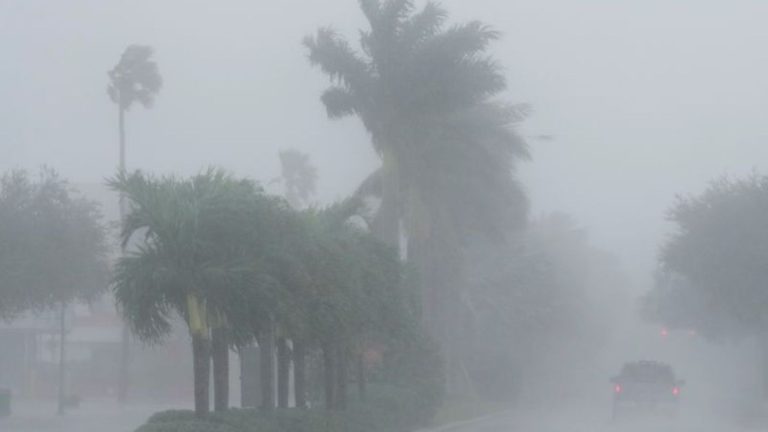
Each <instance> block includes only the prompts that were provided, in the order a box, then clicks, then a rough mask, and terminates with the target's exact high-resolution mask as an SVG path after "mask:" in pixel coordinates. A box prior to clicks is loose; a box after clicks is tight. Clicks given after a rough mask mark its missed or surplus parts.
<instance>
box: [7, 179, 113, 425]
mask: <svg viewBox="0 0 768 432" xmlns="http://www.w3.org/2000/svg"><path fill="white" fill-rule="evenodd" d="M105 238H106V237H105V229H104V226H103V224H102V222H101V214H100V212H99V209H98V206H97V205H96V204H95V203H93V202H91V201H88V200H86V199H84V198H82V197H81V196H79V195H78V194H77V193H76V192H75V191H74V190H73V189H72V188H71V187H70V186H69V185H68V184H67V182H66V181H65V180H64V179H62V178H61V177H59V176H58V175H57V174H56V173H55V172H54V171H52V170H49V169H44V170H42V171H41V173H40V176H39V177H38V178H37V179H33V178H32V177H31V176H30V175H29V174H28V173H27V172H24V171H13V172H10V173H7V174H5V175H3V176H2V178H1V179H0V244H2V245H3V247H2V248H0V317H2V318H6V319H10V318H12V317H14V316H15V315H17V314H19V313H22V312H25V311H30V310H33V311H40V310H46V309H54V308H55V309H58V310H59V313H60V316H61V328H60V338H61V339H60V341H61V342H60V344H59V345H60V349H61V352H60V357H59V361H60V363H59V400H58V402H59V408H58V409H59V412H60V413H63V410H64V403H63V402H64V397H65V391H66V390H65V388H64V375H65V370H64V369H65V336H66V329H65V323H64V316H65V313H66V310H67V306H68V305H69V304H70V303H72V302H73V301H76V300H82V301H89V300H92V299H94V298H95V297H96V296H98V295H99V294H100V293H102V292H103V291H104V290H105V289H106V288H107V285H108V280H109V267H108V264H107V254H108V247H107V244H106V240H105Z"/></svg>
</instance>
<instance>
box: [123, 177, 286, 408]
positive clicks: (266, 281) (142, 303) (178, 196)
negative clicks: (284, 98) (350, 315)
mask: <svg viewBox="0 0 768 432" xmlns="http://www.w3.org/2000/svg"><path fill="white" fill-rule="evenodd" d="M109 184H110V186H111V187H112V188H113V189H114V190H116V191H117V192H120V193H122V194H124V195H125V196H126V197H127V199H128V200H129V201H130V203H131V209H130V212H129V213H128V214H127V215H126V218H125V221H124V224H123V229H122V240H123V243H124V244H125V243H126V242H128V241H130V240H131V239H132V238H134V237H138V238H139V239H142V241H140V243H139V244H138V245H137V247H136V251H135V252H133V253H131V254H128V255H126V256H123V257H122V258H120V260H119V261H118V264H117V266H116V274H115V278H114V285H113V289H114V292H115V296H116V300H117V302H118V305H119V306H120V309H121V311H122V314H123V316H124V318H125V319H126V321H127V322H128V323H129V325H130V326H131V329H132V330H133V332H134V333H135V334H136V335H137V336H138V337H139V338H140V339H142V340H145V341H157V340H158V339H160V338H161V337H162V336H164V335H165V334H166V333H167V332H168V331H169V330H170V326H171V319H172V317H173V316H174V315H179V316H181V317H182V318H183V319H184V321H185V322H186V324H187V326H188V328H189V332H190V335H191V336H192V351H193V356H194V358H193V364H194V382H195V412H196V414H197V415H198V416H205V415H206V414H207V413H208V411H209V399H208V388H209V387H208V385H209V374H210V358H211V336H212V333H213V334H216V333H218V332H217V330H220V329H227V330H229V331H228V332H227V334H228V335H230V336H231V337H232V338H233V340H234V341H242V340H245V339H247V338H248V336H247V335H250V334H252V333H253V329H254V328H255V327H256V322H257V321H258V319H259V317H261V316H262V315H263V314H264V313H265V310H264V308H270V307H273V305H272V303H270V300H269V298H266V297H270V298H271V297H273V293H272V291H274V288H275V285H274V283H273V281H272V280H271V279H270V278H269V277H268V275H266V273H265V272H264V270H263V269H264V268H265V267H264V266H262V265H260V262H261V261H260V259H259V254H258V252H257V249H258V248H257V246H263V244H262V243H259V241H256V238H257V235H258V236H259V239H260V240H261V241H264V238H266V237H268V236H267V235H266V234H267V233H269V232H270V229H268V228H266V227H265V224H268V223H270V222H271V221H272V220H274V219H275V218H274V217H272V216H270V215H267V217H265V213H269V212H265V211H264V209H265V208H266V207H269V206H270V205H272V204H273V203H274V202H273V201H270V200H269V199H268V198H266V197H264V196H263V194H262V193H261V191H260V189H258V188H257V187H256V186H255V184H253V183H252V182H250V181H245V180H236V179H234V178H232V177H230V176H228V175H226V174H224V173H223V172H221V171H208V172H206V173H203V174H200V175H198V176H195V177H193V178H191V179H189V180H186V181H183V180H179V179H176V178H174V177H165V178H159V179H158V178H154V177H152V176H146V175H144V174H141V173H139V172H137V173H134V174H130V175H128V174H126V173H120V174H118V175H117V177H115V178H114V179H112V180H111V181H110V183H109ZM265 293H268V294H265ZM217 345H219V346H223V349H224V355H216V354H215V355H214V360H216V359H217V358H218V360H219V362H223V363H226V362H227V361H228V360H227V356H226V353H227V352H228V349H229V342H228V341H226V340H225V341H223V342H222V343H219V344H217ZM219 354H220V352H219ZM221 367H224V364H221ZM224 371H225V370H221V371H218V372H217V371H216V364H215V365H214V375H215V376H216V377H218V379H217V381H216V383H215V384H216V386H215V389H217V395H216V400H217V402H218V403H217V409H225V408H226V407H225V406H220V404H225V403H226V398H225V397H224V396H223V395H222V393H226V392H227V391H228V388H227V387H226V379H224V381H225V382H221V379H222V378H224V377H226V373H224Z"/></svg>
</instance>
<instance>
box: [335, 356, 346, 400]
mask: <svg viewBox="0 0 768 432" xmlns="http://www.w3.org/2000/svg"><path fill="white" fill-rule="evenodd" d="M348 363H349V362H348V359H347V352H346V350H345V349H344V344H343V343H339V344H338V345H337V346H336V404H335V408H336V409H338V410H344V409H346V408H347V378H348V374H347V369H348V367H347V366H348Z"/></svg>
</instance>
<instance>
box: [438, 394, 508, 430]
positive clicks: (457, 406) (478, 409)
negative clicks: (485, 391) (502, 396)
mask: <svg viewBox="0 0 768 432" xmlns="http://www.w3.org/2000/svg"><path fill="white" fill-rule="evenodd" d="M509 407H510V406H509V403H504V402H487V401H481V400H477V399H448V400H446V401H445V403H444V404H443V406H442V407H441V408H440V409H439V410H438V411H437V414H436V415H435V419H434V420H433V425H434V426H443V425H447V424H451V423H456V422H461V421H466V420H472V419H476V418H480V417H485V416H487V415H490V414H494V413H498V412H502V411H504V410H507V409H509Z"/></svg>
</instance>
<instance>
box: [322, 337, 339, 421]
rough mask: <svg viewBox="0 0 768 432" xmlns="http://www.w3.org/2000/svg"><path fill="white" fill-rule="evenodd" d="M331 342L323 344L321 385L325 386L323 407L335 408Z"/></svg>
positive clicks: (334, 379)
mask: <svg viewBox="0 0 768 432" xmlns="http://www.w3.org/2000/svg"><path fill="white" fill-rule="evenodd" d="M334 354H335V353H334V350H333V346H332V345H331V344H328V343H327V344H325V345H324V346H323V386H324V387H325V409H327V410H333V409H336V397H335V393H336V378H335V376H336V367H335V364H334V363H335V362H334V357H335V356H334Z"/></svg>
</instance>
